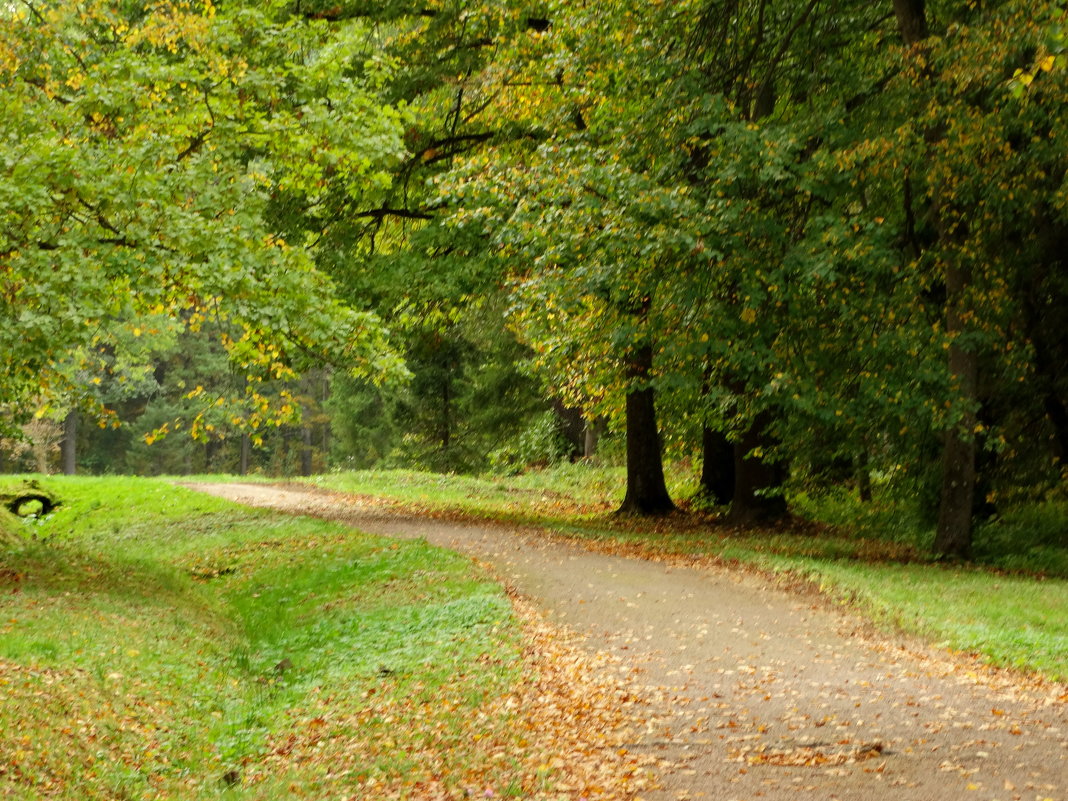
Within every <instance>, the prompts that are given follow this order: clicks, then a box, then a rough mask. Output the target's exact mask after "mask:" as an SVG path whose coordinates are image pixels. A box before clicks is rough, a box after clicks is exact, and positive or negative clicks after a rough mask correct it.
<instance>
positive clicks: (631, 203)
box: [0, 0, 1068, 557]
mask: <svg viewBox="0 0 1068 801" xmlns="http://www.w3.org/2000/svg"><path fill="white" fill-rule="evenodd" d="M1066 48H1068V6H1065V5H1064V4H1063V3H1057V2H1026V3H1025V2H1020V1H1019V0H1010V1H1006V2H996V1H994V0H928V2H925V1H924V0H880V2H874V3H873V2H867V1H865V2H860V1H859V0H810V1H809V2H786V1H785V0H681V1H676V0H672V1H671V2H668V1H667V0H653V1H651V2H644V3H626V2H618V0H604V2H598V3H592V2H577V1H576V0H570V1H569V0H542V1H541V2H522V1H521V0H499V2H476V1H475V0H471V1H470V2H461V1H460V0H425V1H424V2H415V3H412V2H406V1H405V0H383V1H380V2H373V3H372V2H364V1H363V0H340V2H335V0H287V2H278V1H277V0H275V1H274V2H268V3H245V2H242V0H237V1H236V2H225V1H224V2H220V3H219V4H218V5H215V4H213V3H212V2H211V0H197V1H196V2H192V1H187V0H182V1H181V2H178V1H175V0H162V1H161V2H156V3H151V4H143V3H121V2H103V1H101V0H84V1H83V2H73V1H71V0H55V1H54V2H47V1H46V0H42V1H41V2H36V1H34V2H16V3H8V4H5V5H4V7H3V10H2V11H0V84H2V87H3V89H2V94H0V103H2V108H0V131H2V135H3V139H4V146H3V148H4V149H3V165H2V167H0V219H2V223H0V314H2V319H3V321H4V322H3V325H2V326H0V351H2V352H3V354H4V357H5V362H6V365H7V367H6V369H5V371H4V372H3V374H2V375H0V403H2V410H3V420H4V422H3V423H2V425H3V433H4V435H5V436H6V438H7V439H6V442H5V451H4V456H3V459H4V461H3V463H0V469H7V470H17V469H35V468H36V469H42V470H48V469H62V470H65V471H66V472H73V471H75V470H77V471H86V472H139V473H160V472H167V473H179V472H189V471H230V472H246V471H250V470H255V471H262V472H268V473H277V474H281V473H302V472H303V473H309V472H312V471H319V470H323V469H327V468H331V467H349V466H351V467H363V466H374V465H380V464H392V465H418V466H422V467H427V468H431V469H437V470H454V471H477V470H484V469H487V468H496V469H519V468H522V467H524V466H526V465H529V464H537V463H541V462H545V461H547V460H552V459H559V458H576V457H578V456H582V455H589V454H590V453H591V452H592V451H593V450H594V448H595V447H596V446H597V444H598V442H597V441H598V440H601V444H602V445H604V446H606V447H608V448H609V450H610V451H611V450H612V449H614V451H615V452H616V453H618V454H619V458H620V459H625V462H626V465H627V493H626V499H625V500H624V502H623V510H624V511H630V512H634V513H640V514H660V513H665V512H668V511H670V510H671V509H673V507H674V503H673V499H672V498H671V497H670V496H669V494H668V491H667V489H666V487H665V482H664V478H663V475H664V474H663V469H662V460H663V459H665V458H671V459H680V460H690V462H691V463H692V464H693V465H694V468H693V469H694V470H695V471H697V472H699V483H700V486H701V494H702V496H703V501H704V502H705V503H708V504H713V505H719V506H723V507H724V508H725V509H729V511H728V512H727V514H728V515H729V519H730V520H731V521H733V522H736V523H739V524H749V523H754V522H758V523H759V522H766V521H769V520H775V519H777V518H780V517H783V516H785V515H787V514H788V513H789V511H790V499H791V494H792V493H793V492H795V491H797V490H798V489H801V488H805V489H812V488H819V487H826V486H832V485H833V486H838V485H847V486H851V487H853V488H854V489H855V491H856V492H857V493H859V494H860V495H861V496H862V497H865V498H866V497H869V496H870V495H871V493H873V492H875V493H878V492H891V491H895V492H898V493H900V494H902V495H903V496H907V497H910V498H912V499H914V501H915V502H916V503H918V504H920V505H921V506H922V507H923V508H924V509H925V510H926V511H927V512H928V513H929V515H930V520H931V522H932V525H935V526H936V529H937V536H936V539H935V544H934V547H935V551H936V552H937V553H939V554H942V555H945V556H949V557H967V556H968V555H969V552H970V548H971V532H972V526H973V523H974V522H975V520H976V519H978V518H979V517H980V516H983V515H990V514H994V513H996V511H997V509H998V508H999V507H1001V506H1003V505H1007V504H1018V503H1024V502H1036V501H1045V500H1051V499H1061V498H1063V495H1064V492H1065V489H1066V485H1068V479H1066V474H1065V457H1066V453H1068V269H1066V264H1065V258H1066V255H1065V254H1068V184H1066V171H1068V142H1066V141H1065V136H1066V133H1065V121H1066V120H1068V115H1066V113H1065V111H1066V108H1068V54H1066V53H1065V50H1066ZM27 437H28V440H27ZM676 500H677V499H676Z"/></svg>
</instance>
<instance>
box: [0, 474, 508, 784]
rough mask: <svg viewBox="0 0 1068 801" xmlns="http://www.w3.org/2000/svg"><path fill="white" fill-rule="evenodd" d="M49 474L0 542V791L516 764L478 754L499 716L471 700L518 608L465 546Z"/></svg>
mask: <svg viewBox="0 0 1068 801" xmlns="http://www.w3.org/2000/svg"><path fill="white" fill-rule="evenodd" d="M49 485H50V486H51V487H52V488H53V489H54V490H56V492H57V494H58V495H59V496H61V497H62V498H63V500H64V503H63V505H62V506H61V507H59V509H58V510H57V511H56V512H55V513H53V514H52V515H50V516H49V517H48V518H46V519H44V520H42V521H39V522H37V523H30V524H28V525H27V524H17V525H19V526H21V527H22V529H23V530H22V532H21V535H20V537H19V540H18V542H17V543H16V544H15V545H14V546H10V547H7V548H6V549H5V550H3V551H0V687H2V692H3V698H4V701H3V704H0V795H5V794H7V793H8V792H14V794H15V795H17V796H18V797H19V798H26V799H33V798H46V797H47V798H69V799H135V798H180V799H193V798H195V799H199V798H216V797H225V798H250V799H251V798H280V797H292V796H295V795H300V794H303V795H307V796H308V797H314V798H320V797H340V796H342V795H345V794H353V793H357V792H358V788H364V787H367V786H374V787H377V788H380V789H381V791H382V795H383V796H384V797H389V796H390V795H392V796H393V797H407V795H410V796H411V797H418V796H419V795H420V790H419V787H420V786H429V784H432V783H435V782H444V783H445V784H446V785H448V784H450V783H451V784H454V785H455V784H457V783H460V782H463V781H465V780H468V779H470V780H471V781H475V780H476V779H477V783H478V786H480V787H481V786H499V787H504V786H507V785H508V784H509V783H512V782H515V781H516V777H515V775H513V774H514V766H513V765H510V764H509V763H507V762H505V763H499V762H496V761H494V760H492V758H491V755H490V753H489V751H490V747H489V746H490V745H492V744H494V743H496V746H498V747H502V744H504V745H508V746H512V745H514V743H511V742H510V741H509V737H510V735H509V733H508V728H509V718H508V714H507V713H506V712H505V711H504V709H503V707H502V708H501V709H499V710H498V713H497V714H496V715H488V716H487V715H486V714H485V711H484V710H485V705H486V704H490V706H491V708H492V705H493V703H495V702H498V701H500V699H503V698H505V697H506V696H507V695H508V693H509V692H511V691H512V689H513V687H514V685H515V683H516V681H517V678H518V675H519V671H520V670H521V660H520V656H519V642H518V639H517V627H516V623H515V621H514V620H513V618H512V615H511V608H510V605H509V603H508V602H507V599H506V598H505V597H504V596H503V594H502V591H501V590H500V588H499V587H498V586H497V585H495V584H493V583H490V582H488V581H487V580H486V579H485V578H484V577H483V576H481V575H479V574H478V573H477V572H475V570H474V569H473V568H472V566H471V565H470V563H469V562H467V561H466V560H464V559H463V558H461V557H459V556H457V555H455V554H452V553H450V552H447V551H442V550H439V549H436V548H432V547H431V546H429V545H427V544H426V543H425V542H423V541H399V540H398V541H395V540H388V539H382V538H378V537H372V536H369V535H364V534H360V533H358V532H354V531H352V530H349V529H346V528H344V527H341V526H339V525H335V524H331V523H326V522H323V521H318V520H313V519H308V518H293V517H289V516H284V515H276V514H271V513H267V512H261V511H255V510H249V509H244V508H241V507H237V506H234V505H231V504H228V503H226V502H224V501H221V500H217V499H213V498H209V497H207V496H204V495H200V494H196V493H193V492H190V491H187V490H183V489H179V488H176V487H173V486H170V485H168V484H166V483H164V482H161V481H154V480H138V479H72V480H61V479H50V480H49ZM476 713H478V714H477V715H476ZM476 719H478V722H477V728H476V725H475V721H476ZM476 733H477V734H480V735H481V736H482V737H484V738H486V739H485V742H484V743H482V744H480V743H479V742H478V738H477V737H474V736H473V735H474V734H476ZM495 738H496V739H495ZM391 788H392V789H391ZM376 793H377V791H376ZM376 793H372V795H375V794H376Z"/></svg>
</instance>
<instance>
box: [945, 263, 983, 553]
mask: <svg viewBox="0 0 1068 801" xmlns="http://www.w3.org/2000/svg"><path fill="white" fill-rule="evenodd" d="M970 279H971V275H970V271H969V270H968V269H967V268H965V267H961V266H958V265H953V266H949V267H947V268H946V295H947V297H946V332H947V333H948V334H949V335H950V336H955V337H957V338H956V339H954V340H953V341H952V342H951V343H950V346H949V375H950V379H951V381H952V382H953V384H954V385H955V386H956V388H957V389H958V391H959V392H960V395H961V402H962V403H963V404H964V405H965V411H964V416H963V418H962V419H961V422H960V424H959V425H958V426H957V427H956V428H955V429H953V430H951V431H947V432H946V440H945V444H944V446H943V450H942V493H941V496H940V502H939V508H938V529H937V533H936V534H935V542H934V552H935V554H936V555H938V556H941V557H945V558H950V559H968V558H970V557H971V551H972V508H973V506H974V501H975V483H976V470H975V451H976V443H975V426H976V422H977V416H976V412H975V407H976V403H977V392H978V372H979V358H978V355H977V354H976V353H975V351H974V350H973V349H971V348H966V347H963V346H962V345H961V344H960V339H959V335H960V334H961V333H962V332H963V331H964V326H965V324H964V315H963V314H962V312H963V309H962V308H961V304H962V302H963V295H964V293H965V291H966V290H967V288H968V284H969V283H970Z"/></svg>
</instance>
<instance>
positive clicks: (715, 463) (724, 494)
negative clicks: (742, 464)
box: [698, 426, 735, 504]
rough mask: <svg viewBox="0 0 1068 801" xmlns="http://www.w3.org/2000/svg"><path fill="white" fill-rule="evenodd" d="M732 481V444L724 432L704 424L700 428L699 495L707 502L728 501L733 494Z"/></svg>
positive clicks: (733, 474) (721, 502)
mask: <svg viewBox="0 0 1068 801" xmlns="http://www.w3.org/2000/svg"><path fill="white" fill-rule="evenodd" d="M734 481H735V467H734V446H733V445H732V444H731V442H730V440H728V439H727V435H726V434H724V433H722V432H720V431H716V430H715V429H713V428H709V427H708V426H704V428H702V430H701V486H700V488H699V490H698V493H699V496H700V497H701V498H703V499H705V500H706V501H708V502H709V503H714V504H727V503H730V500H731V498H732V497H733V496H734Z"/></svg>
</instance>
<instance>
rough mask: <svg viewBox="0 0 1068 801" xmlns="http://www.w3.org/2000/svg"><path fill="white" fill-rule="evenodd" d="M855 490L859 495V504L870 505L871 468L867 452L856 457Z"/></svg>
mask: <svg viewBox="0 0 1068 801" xmlns="http://www.w3.org/2000/svg"><path fill="white" fill-rule="evenodd" d="M857 490H858V491H859V493H860V502H861V503H871V499H872V494H871V467H870V466H869V459H868V452H867V451H864V452H863V453H861V454H860V455H859V456H858V457H857Z"/></svg>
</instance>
